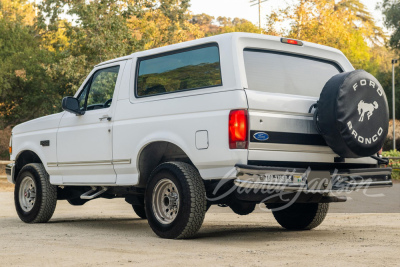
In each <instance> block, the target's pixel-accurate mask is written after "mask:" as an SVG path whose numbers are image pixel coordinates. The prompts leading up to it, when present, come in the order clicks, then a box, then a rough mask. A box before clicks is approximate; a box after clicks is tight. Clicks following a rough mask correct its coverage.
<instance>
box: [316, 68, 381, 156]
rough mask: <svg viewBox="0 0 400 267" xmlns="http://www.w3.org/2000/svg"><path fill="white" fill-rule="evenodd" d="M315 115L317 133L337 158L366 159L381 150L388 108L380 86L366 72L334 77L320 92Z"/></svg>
mask: <svg viewBox="0 0 400 267" xmlns="http://www.w3.org/2000/svg"><path fill="white" fill-rule="evenodd" d="M315 112H316V113H315V114H314V120H315V124H316V127H317V129H318V131H319V132H320V134H321V135H322V136H323V137H324V139H325V141H326V143H327V144H328V146H329V147H330V148H331V149H332V150H333V151H334V152H335V153H336V154H338V155H339V156H341V157H343V158H359V157H367V156H371V155H374V154H376V153H377V152H378V151H379V150H380V149H381V148H382V146H383V142H384V141H385V138H386V135H387V133H388V127H389V108H388V103H387V99H386V95H385V92H384V90H383V89H382V86H381V84H380V83H379V82H378V80H376V79H375V77H374V76H372V75H371V74H369V73H368V72H366V71H364V70H356V71H351V72H344V73H340V74H337V75H335V76H333V77H332V78H331V79H330V80H329V81H328V82H327V83H326V84H325V86H324V88H323V89H322V92H321V95H320V99H319V101H318V103H317V110H316V111H315Z"/></svg>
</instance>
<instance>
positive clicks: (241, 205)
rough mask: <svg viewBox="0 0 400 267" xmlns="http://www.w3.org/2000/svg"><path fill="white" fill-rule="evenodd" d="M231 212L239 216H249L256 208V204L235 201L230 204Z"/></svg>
mask: <svg viewBox="0 0 400 267" xmlns="http://www.w3.org/2000/svg"><path fill="white" fill-rule="evenodd" d="M229 207H230V208H231V210H232V211H233V212H234V213H236V214H237V215H249V214H250V213H252V212H253V211H254V209H255V208H256V204H255V203H248V202H239V201H233V202H232V203H231V204H229Z"/></svg>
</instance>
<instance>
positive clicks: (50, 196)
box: [14, 163, 57, 223]
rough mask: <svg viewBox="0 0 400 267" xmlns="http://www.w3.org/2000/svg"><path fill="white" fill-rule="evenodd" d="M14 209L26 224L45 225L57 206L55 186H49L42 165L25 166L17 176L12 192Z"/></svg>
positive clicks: (47, 177)
mask: <svg viewBox="0 0 400 267" xmlns="http://www.w3.org/2000/svg"><path fill="white" fill-rule="evenodd" d="M14 201H15V208H16V210H17V214H18V216H19V218H20V219H21V220H22V221H23V222H26V223H45V222H48V221H49V220H50V219H51V217H52V216H53V213H54V210H55V209H56V204H57V186H54V185H51V184H50V180H49V175H48V173H47V172H46V170H45V168H44V166H43V164H39V163H31V164H27V165H25V166H24V167H23V168H22V169H21V171H20V172H19V174H18V177H17V180H16V183H15V191H14Z"/></svg>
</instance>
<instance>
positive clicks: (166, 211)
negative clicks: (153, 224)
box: [152, 178, 180, 224]
mask: <svg viewBox="0 0 400 267" xmlns="http://www.w3.org/2000/svg"><path fill="white" fill-rule="evenodd" d="M179 199H180V198H179V192H178V189H177V187H176V185H175V184H174V183H173V182H172V181H171V180H169V179H166V178H164V179H162V180H160V181H159V182H158V183H157V184H156V186H155V187H154V191H153V196H152V203H153V204H152V209H153V212H154V215H155V217H156V219H157V221H159V222H160V223H162V224H170V223H172V222H173V221H174V220H175V219H176V216H177V215H178V212H179Z"/></svg>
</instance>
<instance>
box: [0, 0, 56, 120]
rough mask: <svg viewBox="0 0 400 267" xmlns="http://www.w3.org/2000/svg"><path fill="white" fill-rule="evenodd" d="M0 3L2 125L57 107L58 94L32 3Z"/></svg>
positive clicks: (0, 100)
mask: <svg viewBox="0 0 400 267" xmlns="http://www.w3.org/2000/svg"><path fill="white" fill-rule="evenodd" d="M4 3H6V5H4ZM0 4H1V5H2V10H1V17H0V120H1V124H2V125H1V127H5V126H7V125H15V124H17V123H20V122H23V121H26V120H29V119H33V118H36V117H38V116H43V115H45V114H48V113H50V112H54V111H56V110H58V109H57V107H55V105H54V103H55V101H58V100H59V96H58V95H56V94H54V90H53V87H52V83H51V79H49V78H48V76H47V66H48V65H49V64H51V63H52V62H53V60H54V57H53V55H52V53H51V52H49V51H47V50H46V49H43V48H42V46H41V41H42V40H41V37H40V34H39V32H38V31H37V29H36V28H35V27H34V26H33V18H34V9H33V7H32V5H31V4H30V3H29V2H28V1H18V0H16V1H6V2H3V1H1V2H0Z"/></svg>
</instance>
